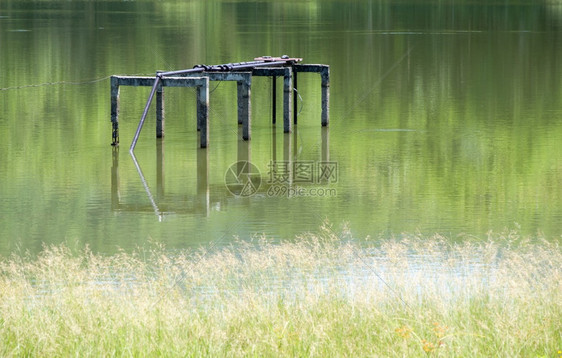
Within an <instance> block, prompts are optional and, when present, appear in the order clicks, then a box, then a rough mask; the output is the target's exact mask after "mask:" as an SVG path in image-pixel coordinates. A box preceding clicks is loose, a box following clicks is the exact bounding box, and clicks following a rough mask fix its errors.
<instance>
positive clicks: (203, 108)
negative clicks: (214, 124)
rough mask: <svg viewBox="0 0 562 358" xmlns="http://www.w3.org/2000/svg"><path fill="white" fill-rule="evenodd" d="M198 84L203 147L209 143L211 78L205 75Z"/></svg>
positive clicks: (198, 111)
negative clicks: (199, 84) (201, 82)
mask: <svg viewBox="0 0 562 358" xmlns="http://www.w3.org/2000/svg"><path fill="white" fill-rule="evenodd" d="M201 80H202V81H203V85H202V86H197V126H198V127H199V128H200V135H201V148H207V146H208V145H209V78H208V77H204V78H202V79H201Z"/></svg>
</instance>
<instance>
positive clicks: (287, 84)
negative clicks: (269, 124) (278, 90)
mask: <svg viewBox="0 0 562 358" xmlns="http://www.w3.org/2000/svg"><path fill="white" fill-rule="evenodd" d="M283 77H284V79H283V131H284V132H285V133H289V132H291V99H292V98H293V96H292V92H293V85H292V81H291V77H292V76H291V69H290V68H285V74H284V76H283Z"/></svg>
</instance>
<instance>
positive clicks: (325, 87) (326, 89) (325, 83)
mask: <svg viewBox="0 0 562 358" xmlns="http://www.w3.org/2000/svg"><path fill="white" fill-rule="evenodd" d="M320 77H321V78H322V126H324V127H326V126H327V125H328V124H329V123H330V66H323V68H322V72H321V73H320Z"/></svg>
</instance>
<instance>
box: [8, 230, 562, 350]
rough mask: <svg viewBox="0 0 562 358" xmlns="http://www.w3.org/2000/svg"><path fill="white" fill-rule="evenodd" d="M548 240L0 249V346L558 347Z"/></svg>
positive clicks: (313, 238) (560, 261) (559, 273)
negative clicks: (105, 252)
mask: <svg viewBox="0 0 562 358" xmlns="http://www.w3.org/2000/svg"><path fill="white" fill-rule="evenodd" d="M561 266H562V250H561V247H560V246H559V244H557V243H553V242H547V241H543V240H537V239H535V240H533V241H532V242H531V241H525V240H522V239H521V238H519V237H518V236H517V235H516V234H515V233H507V234H498V235H492V236H491V237H490V238H489V239H487V240H484V241H475V240H462V242H461V243H457V244H451V241H450V240H448V239H444V238H442V237H439V236H436V237H432V238H424V237H419V236H416V235H406V236H404V237H402V238H399V239H392V240H386V241H382V242H381V241H376V242H374V243H373V244H369V243H368V242H367V243H362V244H361V245H360V244H358V243H356V242H353V241H349V240H342V239H341V235H334V234H333V233H332V232H331V231H330V230H328V229H326V228H324V229H321V230H320V232H319V233H317V234H311V235H306V236H305V237H302V238H299V239H296V240H293V241H291V242H282V243H271V242H268V241H266V240H256V241H255V242H251V243H243V242H238V243H237V244H236V245H233V246H232V247H225V248H220V249H217V250H214V251H205V250H199V251H189V252H188V251H186V252H173V253H169V252H166V251H165V250H164V249H162V248H155V249H152V250H149V251H143V250H138V251H137V252H134V253H120V254H116V255H113V256H110V257H106V256H102V255H96V254H94V253H92V252H90V251H88V250H85V251H82V252H79V253H72V252H71V250H69V249H68V248H66V247H64V246H56V247H47V248H45V249H44V251H43V252H41V253H40V254H39V255H38V256H36V257H31V256H29V255H14V256H11V257H9V258H4V259H1V260H0V356H22V355H23V356H28V355H32V356H68V355H73V356H114V355H116V356H152V355H163V356H322V357H323V356H384V357H386V356H390V357H392V356H397V357H398V356H400V357H402V356H408V357H411V356H426V355H430V356H443V357H455V356H459V357H478V356H483V357H490V356H503V357H516V356H517V357H519V356H525V357H558V356H560V354H559V353H558V351H560V350H561V349H562V336H561V331H562V296H561V294H562V268H561Z"/></svg>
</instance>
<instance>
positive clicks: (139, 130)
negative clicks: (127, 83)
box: [129, 74, 162, 154]
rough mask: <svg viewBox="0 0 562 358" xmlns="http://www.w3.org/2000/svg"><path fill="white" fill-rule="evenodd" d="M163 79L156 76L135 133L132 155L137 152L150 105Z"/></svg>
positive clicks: (130, 150)
mask: <svg viewBox="0 0 562 358" xmlns="http://www.w3.org/2000/svg"><path fill="white" fill-rule="evenodd" d="M161 78H162V77H161V76H160V74H158V75H156V77H155V78H154V86H152V91H150V96H148V101H146V106H145V107H144V112H143V113H142V117H141V120H140V122H139V126H138V127H137V132H136V133H135V137H134V138H133V142H132V143H131V147H130V148H129V152H130V153H131V154H132V153H133V151H134V150H135V146H136V145H137V141H138V140H139V135H140V132H141V130H142V126H143V125H144V121H145V119H146V115H147V114H148V109H149V108H150V104H151V103H152V98H154V94H155V93H156V88H157V87H158V84H159V83H160V79H161Z"/></svg>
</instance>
